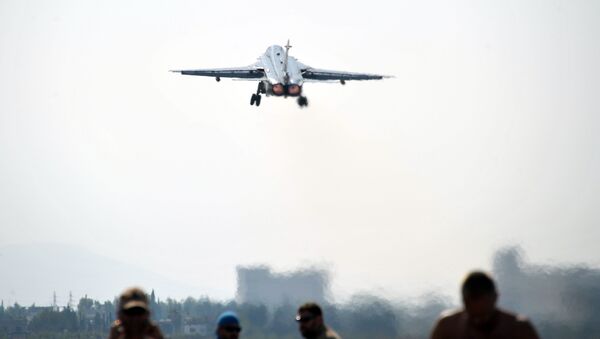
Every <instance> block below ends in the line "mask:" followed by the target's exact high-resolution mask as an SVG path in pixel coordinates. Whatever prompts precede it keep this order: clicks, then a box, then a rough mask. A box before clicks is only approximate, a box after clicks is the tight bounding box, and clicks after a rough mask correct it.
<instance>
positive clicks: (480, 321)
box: [431, 272, 538, 339]
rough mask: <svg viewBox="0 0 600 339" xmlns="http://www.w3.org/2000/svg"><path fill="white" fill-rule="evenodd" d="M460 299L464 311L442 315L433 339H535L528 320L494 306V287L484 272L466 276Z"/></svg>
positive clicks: (495, 293)
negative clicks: (461, 299)
mask: <svg viewBox="0 0 600 339" xmlns="http://www.w3.org/2000/svg"><path fill="white" fill-rule="evenodd" d="M462 298H463V304H464V309H462V310H459V311H455V312H453V313H450V314H447V315H442V317H441V318H440V320H439V321H438V322H437V324H436V325H435V327H434V329H433V333H432V335H431V338H432V339H538V335H537V333H536V332H535V329H534V328H533V326H532V325H531V323H529V321H527V319H525V318H523V317H521V316H517V315H514V314H512V313H509V312H506V311H503V310H500V309H498V308H497V307H496V301H497V300H498V292H497V291H496V285H495V284H494V281H493V280H492V278H491V277H490V276H489V275H487V274H486V273H483V272H472V273H470V274H469V275H468V276H467V278H466V279H465V281H464V283H463V285H462Z"/></svg>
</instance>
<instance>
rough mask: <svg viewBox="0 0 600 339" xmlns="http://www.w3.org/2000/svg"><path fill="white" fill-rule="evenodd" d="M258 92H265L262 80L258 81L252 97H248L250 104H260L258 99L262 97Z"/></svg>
mask: <svg viewBox="0 0 600 339" xmlns="http://www.w3.org/2000/svg"><path fill="white" fill-rule="evenodd" d="M260 93H267V91H266V89H265V84H264V83H263V82H262V81H261V82H259V83H258V88H257V89H256V94H252V97H251V98H250V105H254V104H256V107H258V106H260V99H261V98H262V96H261V95H260Z"/></svg>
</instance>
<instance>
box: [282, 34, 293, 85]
mask: <svg viewBox="0 0 600 339" xmlns="http://www.w3.org/2000/svg"><path fill="white" fill-rule="evenodd" d="M290 48H292V45H290V39H288V41H287V44H286V45H285V60H284V61H283V71H284V73H285V82H286V83H287V82H288V81H289V77H290V76H289V74H288V70H287V66H288V55H289V51H290Z"/></svg>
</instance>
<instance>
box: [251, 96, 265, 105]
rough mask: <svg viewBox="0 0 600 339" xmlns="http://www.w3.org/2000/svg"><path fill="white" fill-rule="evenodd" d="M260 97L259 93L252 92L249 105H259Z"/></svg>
mask: <svg viewBox="0 0 600 339" xmlns="http://www.w3.org/2000/svg"><path fill="white" fill-rule="evenodd" d="M261 98H262V96H261V95H260V94H252V97H251V98H250V105H254V104H256V107H258V106H260V99H261Z"/></svg>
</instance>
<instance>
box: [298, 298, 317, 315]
mask: <svg viewBox="0 0 600 339" xmlns="http://www.w3.org/2000/svg"><path fill="white" fill-rule="evenodd" d="M302 312H308V313H310V314H312V315H313V316H315V317H318V316H322V315H323V311H322V310H321V306H319V305H318V304H317V303H313V302H309V303H306V304H304V305H302V306H300V308H298V314H300V313H302Z"/></svg>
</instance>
